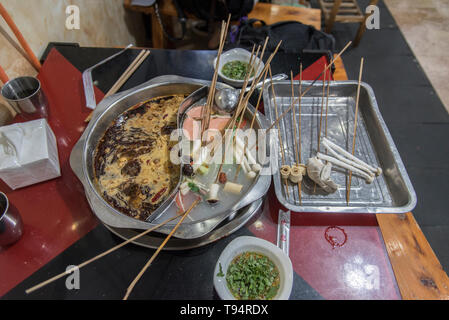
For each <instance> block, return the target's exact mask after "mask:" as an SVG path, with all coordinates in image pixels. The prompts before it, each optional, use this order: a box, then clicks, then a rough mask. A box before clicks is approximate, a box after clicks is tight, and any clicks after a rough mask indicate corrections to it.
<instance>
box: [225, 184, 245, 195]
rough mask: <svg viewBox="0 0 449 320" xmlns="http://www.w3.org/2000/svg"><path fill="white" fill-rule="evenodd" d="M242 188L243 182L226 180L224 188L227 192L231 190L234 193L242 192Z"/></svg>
mask: <svg viewBox="0 0 449 320" xmlns="http://www.w3.org/2000/svg"><path fill="white" fill-rule="evenodd" d="M242 188H243V186H242V185H241V184H238V183H234V182H229V181H228V182H226V184H225V186H224V188H223V190H224V191H225V192H229V193H233V194H240V192H242Z"/></svg>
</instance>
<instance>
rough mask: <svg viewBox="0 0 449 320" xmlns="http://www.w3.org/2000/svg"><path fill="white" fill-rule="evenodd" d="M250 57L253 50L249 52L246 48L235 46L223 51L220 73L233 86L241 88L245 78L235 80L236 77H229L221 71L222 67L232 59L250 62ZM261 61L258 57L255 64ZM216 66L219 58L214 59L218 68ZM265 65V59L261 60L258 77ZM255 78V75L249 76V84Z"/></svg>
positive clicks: (256, 73) (256, 74) (219, 67)
mask: <svg viewBox="0 0 449 320" xmlns="http://www.w3.org/2000/svg"><path fill="white" fill-rule="evenodd" d="M250 58H251V52H249V51H247V50H245V49H242V48H234V49H231V50H228V51H225V52H222V54H221V56H220V65H219V66H218V75H219V76H220V78H221V79H222V80H223V81H224V82H226V83H227V84H230V85H231V86H233V87H237V88H241V87H242V86H243V83H244V82H245V81H244V80H235V79H231V78H228V77H226V76H225V75H223V73H222V72H221V69H222V68H223V66H224V65H225V64H226V63H228V62H230V61H235V60H239V61H243V62H246V63H249V60H250ZM259 61H260V59H259V58H256V62H255V63H256V64H255V66H257V64H258V63H259ZM216 67H217V58H215V59H214V68H216ZM264 67H265V64H264V63H263V61H260V65H259V68H258V69H257V72H255V76H256V77H257V76H259V75H260V73H261V72H262V70H263V68H264ZM253 80H254V76H253V77H251V78H249V80H248V85H250V84H251V83H252V81H253Z"/></svg>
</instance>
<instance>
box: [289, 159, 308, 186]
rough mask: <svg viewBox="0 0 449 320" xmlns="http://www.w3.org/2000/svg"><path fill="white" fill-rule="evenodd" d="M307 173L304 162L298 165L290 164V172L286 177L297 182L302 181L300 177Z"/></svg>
mask: <svg viewBox="0 0 449 320" xmlns="http://www.w3.org/2000/svg"><path fill="white" fill-rule="evenodd" d="M306 173H307V167H306V166H305V165H304V164H302V163H301V164H299V165H296V164H294V165H292V168H291V172H290V176H289V177H288V179H289V180H290V181H291V182H292V183H299V182H301V181H302V177H303V176H305V175H306Z"/></svg>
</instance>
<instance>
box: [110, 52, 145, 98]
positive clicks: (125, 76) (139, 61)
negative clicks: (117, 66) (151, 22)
mask: <svg viewBox="0 0 449 320" xmlns="http://www.w3.org/2000/svg"><path fill="white" fill-rule="evenodd" d="M149 54H150V50H142V51H141V52H140V53H139V55H138V56H137V57H136V58H135V59H134V61H133V62H132V63H131V64H130V65H129V67H128V68H127V69H126V70H125V72H123V74H122V75H121V76H120V78H119V79H118V80H117V81H116V82H115V84H114V85H113V86H112V87H111V89H109V91H108V92H107V93H106V94H105V96H104V97H105V98H106V97H109V96H110V95H113V94H114V93H116V92H117V91H118V90H119V89H120V88H121V87H122V86H123V84H124V83H125V82H126V81H127V80H128V79H129V77H131V75H132V74H133V73H134V72H135V71H136V70H137V68H138V67H139V66H140V65H141V64H142V63H143V62H144V61H145V59H146V58H147V57H148V55H149Z"/></svg>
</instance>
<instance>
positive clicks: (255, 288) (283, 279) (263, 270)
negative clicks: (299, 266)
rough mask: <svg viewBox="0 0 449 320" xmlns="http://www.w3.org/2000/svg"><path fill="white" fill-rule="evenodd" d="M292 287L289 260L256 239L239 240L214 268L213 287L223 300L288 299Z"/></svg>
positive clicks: (279, 251) (232, 244)
mask: <svg viewBox="0 0 449 320" xmlns="http://www.w3.org/2000/svg"><path fill="white" fill-rule="evenodd" d="M292 286H293V267H292V263H291V261H290V258H289V257H288V256H287V255H286V254H285V253H284V252H283V251H282V250H281V249H279V248H278V247H277V246H275V245H274V244H272V243H271V242H268V241H266V240H263V239H260V238H256V237H248V236H243V237H238V238H236V239H234V240H233V241H231V242H230V243H229V244H228V246H227V247H226V248H225V249H224V250H223V252H222V253H221V255H220V258H219V259H218V261H217V264H216V265H215V270H214V287H215V290H216V291H217V294H218V295H219V297H220V298H221V299H223V300H287V299H288V298H289V297H290V293H291V290H292Z"/></svg>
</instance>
